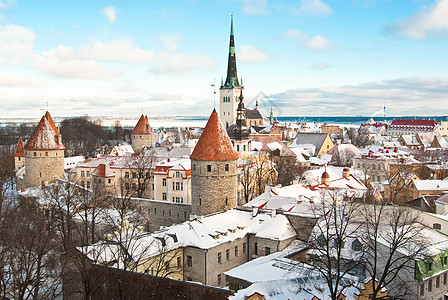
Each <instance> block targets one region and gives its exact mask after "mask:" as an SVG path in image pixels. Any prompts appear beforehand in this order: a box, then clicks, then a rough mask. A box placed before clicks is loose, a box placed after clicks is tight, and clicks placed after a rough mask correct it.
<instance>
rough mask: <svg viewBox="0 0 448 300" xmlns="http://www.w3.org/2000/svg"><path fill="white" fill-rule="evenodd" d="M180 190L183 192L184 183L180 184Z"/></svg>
mask: <svg viewBox="0 0 448 300" xmlns="http://www.w3.org/2000/svg"><path fill="white" fill-rule="evenodd" d="M180 190H181V191H183V190H184V183H183V182H181V183H180Z"/></svg>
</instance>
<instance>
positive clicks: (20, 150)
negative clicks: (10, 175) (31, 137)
mask: <svg viewBox="0 0 448 300" xmlns="http://www.w3.org/2000/svg"><path fill="white" fill-rule="evenodd" d="M24 165H25V145H24V144H23V140H22V138H21V137H20V138H19V142H18V143H17V147H16V150H15V151H14V170H15V171H16V172H17V171H18V170H20V168H22V167H23V166H24Z"/></svg>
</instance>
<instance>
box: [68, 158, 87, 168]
mask: <svg viewBox="0 0 448 300" xmlns="http://www.w3.org/2000/svg"><path fill="white" fill-rule="evenodd" d="M84 160H85V158H84V156H72V157H64V170H67V169H71V168H73V167H76V166H77V165H78V164H80V163H82V162H83V161H84Z"/></svg>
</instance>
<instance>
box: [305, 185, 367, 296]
mask: <svg viewBox="0 0 448 300" xmlns="http://www.w3.org/2000/svg"><path fill="white" fill-rule="evenodd" d="M342 198H343V197H341V195H338V193H337V191H325V193H324V194H323V197H322V202H320V203H316V204H315V205H314V214H315V215H316V217H319V218H320V219H319V221H318V222H317V223H316V226H315V228H314V230H313V232H312V234H311V237H310V239H309V250H308V255H307V261H306V262H307V263H308V264H310V265H312V267H313V269H314V272H317V273H318V274H319V275H320V277H321V278H323V279H324V281H325V283H326V285H327V286H328V290H329V293H330V295H331V298H332V299H339V298H340V296H341V295H342V293H343V292H344V291H345V290H346V289H347V288H349V287H350V286H353V285H354V284H355V283H356V282H353V280H348V279H347V277H348V276H349V275H350V274H355V275H358V274H361V273H362V272H363V268H362V265H360V264H359V262H361V261H362V259H363V256H364V249H363V247H362V246H360V244H358V243H359V240H358V234H359V229H360V228H361V226H362V224H361V223H357V222H354V218H355V216H356V214H357V213H358V208H359V204H358V203H354V202H342V201H341V199H342Z"/></svg>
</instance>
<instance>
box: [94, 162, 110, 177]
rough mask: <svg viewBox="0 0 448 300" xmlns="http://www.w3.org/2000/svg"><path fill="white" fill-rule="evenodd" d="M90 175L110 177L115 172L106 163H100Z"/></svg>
mask: <svg viewBox="0 0 448 300" xmlns="http://www.w3.org/2000/svg"><path fill="white" fill-rule="evenodd" d="M92 176H99V177H112V176H115V173H114V172H113V171H112V170H111V169H110V167H109V165H108V164H100V165H99V166H98V168H96V169H95V171H93V172H92Z"/></svg>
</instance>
